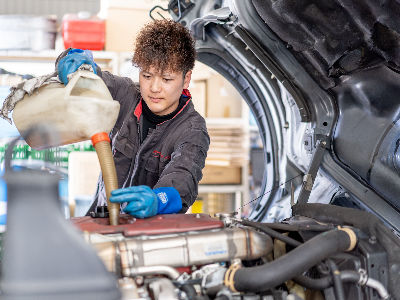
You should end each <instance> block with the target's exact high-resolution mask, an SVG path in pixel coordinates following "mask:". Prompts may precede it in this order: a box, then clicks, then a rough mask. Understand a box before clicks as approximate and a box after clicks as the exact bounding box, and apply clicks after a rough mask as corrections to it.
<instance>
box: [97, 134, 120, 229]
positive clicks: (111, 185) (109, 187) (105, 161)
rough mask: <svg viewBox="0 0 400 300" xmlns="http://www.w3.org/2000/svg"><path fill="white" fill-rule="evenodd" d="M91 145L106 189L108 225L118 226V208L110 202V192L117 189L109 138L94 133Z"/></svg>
mask: <svg viewBox="0 0 400 300" xmlns="http://www.w3.org/2000/svg"><path fill="white" fill-rule="evenodd" d="M92 143H93V146H94V148H95V149H96V153H97V157H98V158H99V162H100V168H101V172H102V174H103V180H104V186H105V188H106V196H107V206H108V212H109V218H110V225H118V220H119V211H120V207H119V204H118V203H111V202H110V195H111V191H113V190H115V189H118V179H117V171H116V169H115V164H114V158H113V155H112V152H111V145H110V138H109V137H108V134H107V133H106V132H100V133H96V134H94V135H93V136H92Z"/></svg>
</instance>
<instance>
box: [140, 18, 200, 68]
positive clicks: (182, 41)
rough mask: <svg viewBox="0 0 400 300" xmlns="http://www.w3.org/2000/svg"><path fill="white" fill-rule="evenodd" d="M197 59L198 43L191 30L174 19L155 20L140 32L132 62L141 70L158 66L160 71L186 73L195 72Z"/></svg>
mask: <svg viewBox="0 0 400 300" xmlns="http://www.w3.org/2000/svg"><path fill="white" fill-rule="evenodd" d="M195 59H196V50H195V41H194V39H193V37H192V36H191V35H190V32H189V30H187V29H186V28H185V27H184V26H182V25H181V24H180V23H177V22H175V21H172V20H156V21H153V22H151V23H148V24H146V25H145V26H144V27H143V28H142V30H141V31H140V32H139V34H138V36H137V38H136V43H135V51H134V54H133V58H132V63H133V65H134V66H136V67H139V68H140V69H142V70H147V69H149V68H150V67H155V68H157V69H159V70H160V71H161V72H163V71H165V70H171V71H175V72H176V71H182V72H183V74H186V72H188V71H189V70H192V69H193V67H194V62H195Z"/></svg>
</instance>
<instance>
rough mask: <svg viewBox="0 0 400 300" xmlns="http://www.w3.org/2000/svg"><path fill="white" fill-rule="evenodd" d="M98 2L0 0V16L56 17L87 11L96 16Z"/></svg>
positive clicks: (96, 0)
mask: <svg viewBox="0 0 400 300" xmlns="http://www.w3.org/2000/svg"><path fill="white" fill-rule="evenodd" d="M99 10H100V0H0V14H7V15H10V14H16V15H20V14H23V15H25V14H28V15H56V16H57V18H58V19H59V20H61V19H62V16H63V15H64V14H66V13H77V12H79V11H88V12H90V13H91V14H97V13H98V12H99Z"/></svg>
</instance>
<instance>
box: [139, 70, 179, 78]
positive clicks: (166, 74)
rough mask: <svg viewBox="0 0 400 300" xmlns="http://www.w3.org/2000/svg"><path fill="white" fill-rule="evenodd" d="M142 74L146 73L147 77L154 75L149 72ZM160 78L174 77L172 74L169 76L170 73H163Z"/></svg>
mask: <svg viewBox="0 0 400 300" xmlns="http://www.w3.org/2000/svg"><path fill="white" fill-rule="evenodd" d="M142 72H143V73H146V74H149V75H152V76H153V75H154V73H151V72H149V71H142ZM161 76H162V77H174V75H173V74H171V73H163V74H161Z"/></svg>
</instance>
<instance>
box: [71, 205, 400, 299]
mask: <svg viewBox="0 0 400 300" xmlns="http://www.w3.org/2000/svg"><path fill="white" fill-rule="evenodd" d="M324 206H326V205H322V206H321V205H319V204H302V205H300V204H299V205H297V206H295V207H293V211H294V212H296V211H298V212H308V213H306V214H308V215H312V214H313V213H318V214H317V215H318V217H316V218H314V216H313V217H309V216H302V215H297V214H295V215H294V216H293V217H291V218H289V219H287V220H285V221H283V222H281V223H259V222H252V221H249V220H245V219H240V218H237V217H236V216H235V215H233V214H218V217H219V218H218V219H216V218H212V217H210V216H208V215H204V214H186V215H161V216H157V217H153V218H150V219H146V220H141V219H134V218H133V217H131V216H128V215H122V216H121V217H120V224H121V225H119V226H118V227H116V228H113V227H114V226H106V225H105V223H106V222H107V220H106V219H92V218H90V217H83V218H75V219H72V222H73V223H74V224H75V225H76V226H77V227H78V228H79V229H80V230H82V231H83V232H84V236H85V239H86V241H87V242H88V243H89V244H91V245H92V246H93V247H94V248H95V249H96V251H97V253H98V255H99V256H100V258H101V259H102V261H103V262H104V264H105V265H106V267H107V269H108V270H109V271H110V272H112V273H114V274H115V275H116V276H117V278H118V283H119V288H120V290H121V293H122V299H149V298H151V299H389V297H390V296H389V289H390V285H391V284H390V282H391V280H390V278H391V275H395V274H394V273H392V274H390V266H389V261H391V260H392V259H393V257H392V258H390V253H388V252H387V251H386V250H385V246H386V247H390V248H392V249H395V248H396V247H397V249H399V248H398V245H397V246H395V245H394V244H393V245H391V246H389V245H388V244H385V243H382V241H381V238H378V237H377V235H379V236H380V234H381V231H383V232H385V233H386V234H389V232H387V230H386V228H385V227H382V226H381V225H380V223H379V221H377V220H375V221H376V223H375V225H372V227H374V228H369V227H371V225H367V224H361V223H362V219H363V218H364V217H367V215H366V213H365V212H358V211H355V210H353V209H349V208H342V207H332V208H331V212H330V213H331V215H328V214H326V213H327V212H328V211H329V210H326V208H325V207H324ZM322 211H324V212H323V213H321V212H322ZM320 213H321V214H320ZM339 216H341V218H339ZM350 216H351V218H350V220H349V219H347V218H348V217H350ZM368 217H369V218H371V217H372V216H368ZM369 220H370V219H369ZM370 221H371V220H370ZM360 222H361V223H360ZM370 223H371V224H373V222H370ZM374 231H375V233H373V232H374ZM393 243H394V242H393ZM389 244H391V242H389ZM392 266H393V265H392ZM397 275H398V274H397ZM397 279H398V278H397ZM392 280H393V278H392ZM392 284H393V282H392ZM393 287H394V286H393Z"/></svg>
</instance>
